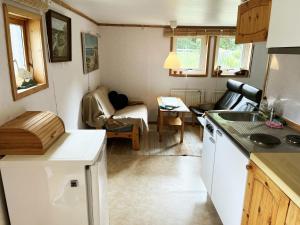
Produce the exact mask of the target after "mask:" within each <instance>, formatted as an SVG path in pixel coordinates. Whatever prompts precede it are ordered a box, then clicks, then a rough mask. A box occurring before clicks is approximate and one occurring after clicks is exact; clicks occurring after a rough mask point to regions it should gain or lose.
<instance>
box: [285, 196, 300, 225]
mask: <svg viewBox="0 0 300 225" xmlns="http://www.w3.org/2000/svg"><path fill="white" fill-rule="evenodd" d="M299 224H300V209H299V208H298V207H297V206H296V205H295V203H293V202H291V204H290V207H289V211H288V215H287V218H286V222H285V225H299Z"/></svg>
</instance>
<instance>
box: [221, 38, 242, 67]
mask: <svg viewBox="0 0 300 225" xmlns="http://www.w3.org/2000/svg"><path fill="white" fill-rule="evenodd" d="M243 46H244V45H237V44H235V38H234V37H220V39H219V49H218V59H217V65H218V66H221V69H222V70H235V71H237V70H240V68H241V67H242V65H241V64H242V56H243Z"/></svg>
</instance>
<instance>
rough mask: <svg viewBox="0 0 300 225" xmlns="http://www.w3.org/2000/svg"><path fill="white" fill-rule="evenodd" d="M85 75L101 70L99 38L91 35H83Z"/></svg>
mask: <svg viewBox="0 0 300 225" xmlns="http://www.w3.org/2000/svg"><path fill="white" fill-rule="evenodd" d="M81 42H82V60H83V73H84V74H87V73H90V72H92V71H94V70H97V69H99V55H98V37H97V36H96V35H92V34H89V33H81Z"/></svg>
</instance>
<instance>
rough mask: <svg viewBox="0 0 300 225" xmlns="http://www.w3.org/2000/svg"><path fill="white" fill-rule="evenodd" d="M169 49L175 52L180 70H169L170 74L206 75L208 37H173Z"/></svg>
mask: <svg viewBox="0 0 300 225" xmlns="http://www.w3.org/2000/svg"><path fill="white" fill-rule="evenodd" d="M171 51H175V52H176V53H177V56H178V58H179V59H180V62H181V71H170V75H172V76H185V75H186V74H187V75H188V76H207V71H206V68H207V52H208V37H207V36H193V37H179V36H178V37H173V38H171Z"/></svg>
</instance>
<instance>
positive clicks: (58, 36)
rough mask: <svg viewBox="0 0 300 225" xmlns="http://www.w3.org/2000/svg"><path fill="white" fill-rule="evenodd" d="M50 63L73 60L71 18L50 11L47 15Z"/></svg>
mask: <svg viewBox="0 0 300 225" xmlns="http://www.w3.org/2000/svg"><path fill="white" fill-rule="evenodd" d="M46 23H47V34H48V43H49V51H50V62H66V61H71V60H72V38H71V18H69V17H66V16H64V15H62V14H60V13H57V12H54V11H52V10H49V11H48V12H47V13H46Z"/></svg>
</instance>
